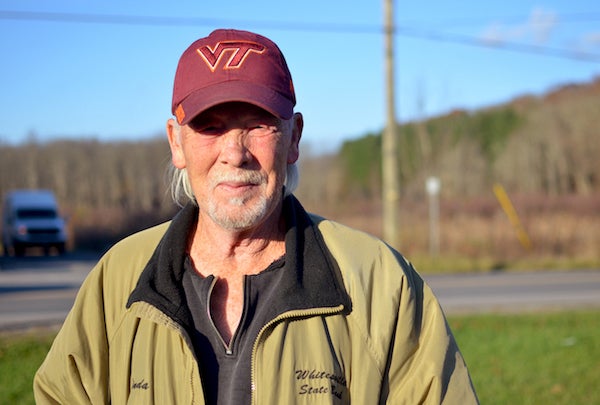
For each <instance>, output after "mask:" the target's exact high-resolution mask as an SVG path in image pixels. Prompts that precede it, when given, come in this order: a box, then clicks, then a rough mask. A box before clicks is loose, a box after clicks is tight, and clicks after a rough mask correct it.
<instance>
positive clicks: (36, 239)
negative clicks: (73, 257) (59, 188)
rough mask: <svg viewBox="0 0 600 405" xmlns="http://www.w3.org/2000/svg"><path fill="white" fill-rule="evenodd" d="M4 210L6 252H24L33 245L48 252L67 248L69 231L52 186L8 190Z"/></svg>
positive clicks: (63, 250)
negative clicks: (43, 188)
mask: <svg viewBox="0 0 600 405" xmlns="http://www.w3.org/2000/svg"><path fill="white" fill-rule="evenodd" d="M3 207H4V208H3V213H2V247H3V248H4V254H5V255H8V254H11V253H12V254H14V255H15V256H23V255H24V254H25V251H26V249H27V248H29V247H41V248H43V251H44V253H46V254H47V253H49V252H50V249H51V248H53V247H54V248H56V250H57V251H58V253H59V254H62V253H64V252H65V247H66V242H67V233H66V229H65V228H66V226H65V221H64V219H63V218H62V217H61V216H60V215H59V212H58V204H57V203H56V198H55V197H54V194H53V193H52V192H51V191H49V190H15V191H11V192H9V193H7V194H6V196H5V198H4V204H3Z"/></svg>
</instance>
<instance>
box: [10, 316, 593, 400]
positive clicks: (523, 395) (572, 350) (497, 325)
mask: <svg viewBox="0 0 600 405" xmlns="http://www.w3.org/2000/svg"><path fill="white" fill-rule="evenodd" d="M449 322H450V325H451V326H452V328H453V330H454V333H455V335H456V339H457V340H458V343H459V345H460V347H461V349H462V352H463V355H464V357H465V359H466V361H467V363H468V365H469V368H470V370H471V375H472V378H473V383H474V385H475V388H476V390H477V393H478V395H479V398H480V400H481V403H482V404H484V405H494V404H502V405H506V404H511V405H512V404H519V405H527V404H536V405H537V404H552V405H561V404H565V405H566V404H569V405H573V404H600V390H598V378H599V377H600V345H599V344H598V342H600V312H598V311H579V312H561V313H549V314H527V315H477V316H452V317H450V319H449ZM52 338H53V334H51V333H47V332H45V333H44V332H42V333H37V334H35V335H34V334H22V335H5V336H0V398H2V402H3V403H7V404H33V403H34V402H33V394H32V392H31V384H32V378H33V374H34V372H35V370H36V369H37V367H38V366H39V364H40V363H41V362H42V360H43V358H44V355H45V353H46V352H47V350H48V348H49V347H50V343H51V340H52Z"/></svg>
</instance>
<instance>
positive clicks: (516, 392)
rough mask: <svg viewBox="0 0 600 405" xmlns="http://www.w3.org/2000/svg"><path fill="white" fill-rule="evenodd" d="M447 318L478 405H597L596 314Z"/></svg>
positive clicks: (599, 333)
mask: <svg viewBox="0 0 600 405" xmlns="http://www.w3.org/2000/svg"><path fill="white" fill-rule="evenodd" d="M449 322H450V325H451V327H452V329H453V330H454V333H455V335H456V339H457V341H458V344H459V346H460V347H461V350H462V352H463V355H464V357H465V359H466V361H467V364H468V366H469V369H470V371H471V376H472V379H473V384H474V385H475V388H476V390H477V393H478V395H479V399H480V401H481V403H482V404H485V405H494V404H498V405H499V404H503V405H505V404H522V405H526V404H532V405H533V404H536V405H537V404H552V405H560V404H565V405H567V404H568V405H574V404H600V390H599V389H598V378H600V344H598V343H599V342H600V312H598V311H590V312H564V313H550V314H528V315H510V316H508V315H482V316H479V315H478V316H468V317H451V318H450V319H449Z"/></svg>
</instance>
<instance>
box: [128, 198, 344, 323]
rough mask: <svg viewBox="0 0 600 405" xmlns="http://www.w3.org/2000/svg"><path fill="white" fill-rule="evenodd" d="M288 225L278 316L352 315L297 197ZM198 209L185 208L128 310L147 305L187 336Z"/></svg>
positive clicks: (288, 201)
mask: <svg viewBox="0 0 600 405" xmlns="http://www.w3.org/2000/svg"><path fill="white" fill-rule="evenodd" d="M283 215H284V218H285V223H286V236H285V245H286V253H285V266H284V271H285V275H284V276H283V277H282V278H281V281H280V283H279V289H278V293H277V294H278V297H277V299H276V302H277V303H278V307H279V310H278V312H279V313H283V312H286V311H290V310H299V309H308V308H324V307H337V306H339V305H344V307H345V308H346V309H347V310H349V309H350V299H349V297H348V294H347V293H346V291H345V289H344V287H343V283H342V279H341V274H340V272H339V269H338V268H337V264H336V263H335V261H334V260H333V258H332V256H331V254H330V253H329V251H328V250H327V247H326V246H325V242H324V241H323V239H322V237H321V234H320V232H319V231H318V229H317V227H316V224H315V223H314V222H313V221H312V220H311V217H310V216H309V215H308V214H307V213H306V211H305V210H304V208H303V207H302V205H301V204H300V202H298V200H297V199H296V198H295V197H294V196H288V197H286V198H285V200H284V203H283ZM197 218H198V208H197V207H196V206H194V205H192V204H188V205H187V206H185V207H184V208H183V209H182V210H181V211H180V212H179V213H178V214H177V215H176V216H175V217H174V218H173V220H172V222H171V224H170V226H169V228H168V229H167V231H166V233H165V234H164V236H163V238H162V239H161V241H160V243H159V244H158V246H157V248H156V250H155V251H154V253H153V255H152V257H151V258H150V260H149V262H148V264H147V265H146V267H145V269H144V271H143V272H142V274H141V276H140V278H139V280H138V283H137V286H136V288H135V289H134V290H133V292H132V293H131V295H130V297H129V301H128V303H127V307H129V306H131V304H133V303H134V302H136V301H145V302H147V303H149V304H151V305H153V306H155V307H156V308H158V309H159V310H161V311H162V312H164V313H165V314H166V315H168V316H169V317H170V318H172V319H173V320H174V321H176V322H177V323H179V324H180V325H182V326H183V327H184V328H186V329H187V330H191V328H193V320H192V315H191V313H190V311H189V309H188V307H187V302H186V299H185V293H184V290H183V285H182V278H183V274H184V271H185V270H184V261H185V258H186V255H187V253H186V247H187V240H188V235H189V233H190V232H191V230H192V229H193V227H194V225H195V224H196V221H197Z"/></svg>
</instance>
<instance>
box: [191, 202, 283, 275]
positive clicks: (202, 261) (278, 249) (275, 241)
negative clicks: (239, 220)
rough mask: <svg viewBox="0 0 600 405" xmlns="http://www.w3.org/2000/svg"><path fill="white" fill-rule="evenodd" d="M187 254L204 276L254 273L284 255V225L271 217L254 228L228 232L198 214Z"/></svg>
mask: <svg viewBox="0 0 600 405" xmlns="http://www.w3.org/2000/svg"><path fill="white" fill-rule="evenodd" d="M188 251H189V254H190V256H191V258H192V260H193V262H194V265H195V268H196V270H197V271H198V272H199V273H200V274H202V275H204V276H206V275H208V274H214V275H216V276H220V277H227V276H228V275H229V276H232V275H245V274H256V273H258V272H260V271H262V270H263V269H264V268H266V267H267V266H268V265H269V264H270V263H271V262H273V261H274V260H275V259H277V258H279V257H280V256H282V255H283V254H284V253H285V227H284V223H283V220H282V219H281V218H280V215H272V216H271V218H268V219H267V220H265V221H264V222H263V223H261V224H259V225H258V226H256V227H254V228H251V229H245V230H229V229H224V228H222V227H220V226H219V225H217V224H215V223H214V222H213V221H211V220H210V218H208V217H207V216H205V215H203V214H202V212H200V213H199V215H198V222H197V224H196V228H195V230H194V232H193V235H192V236H191V238H190V242H189V247H188Z"/></svg>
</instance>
